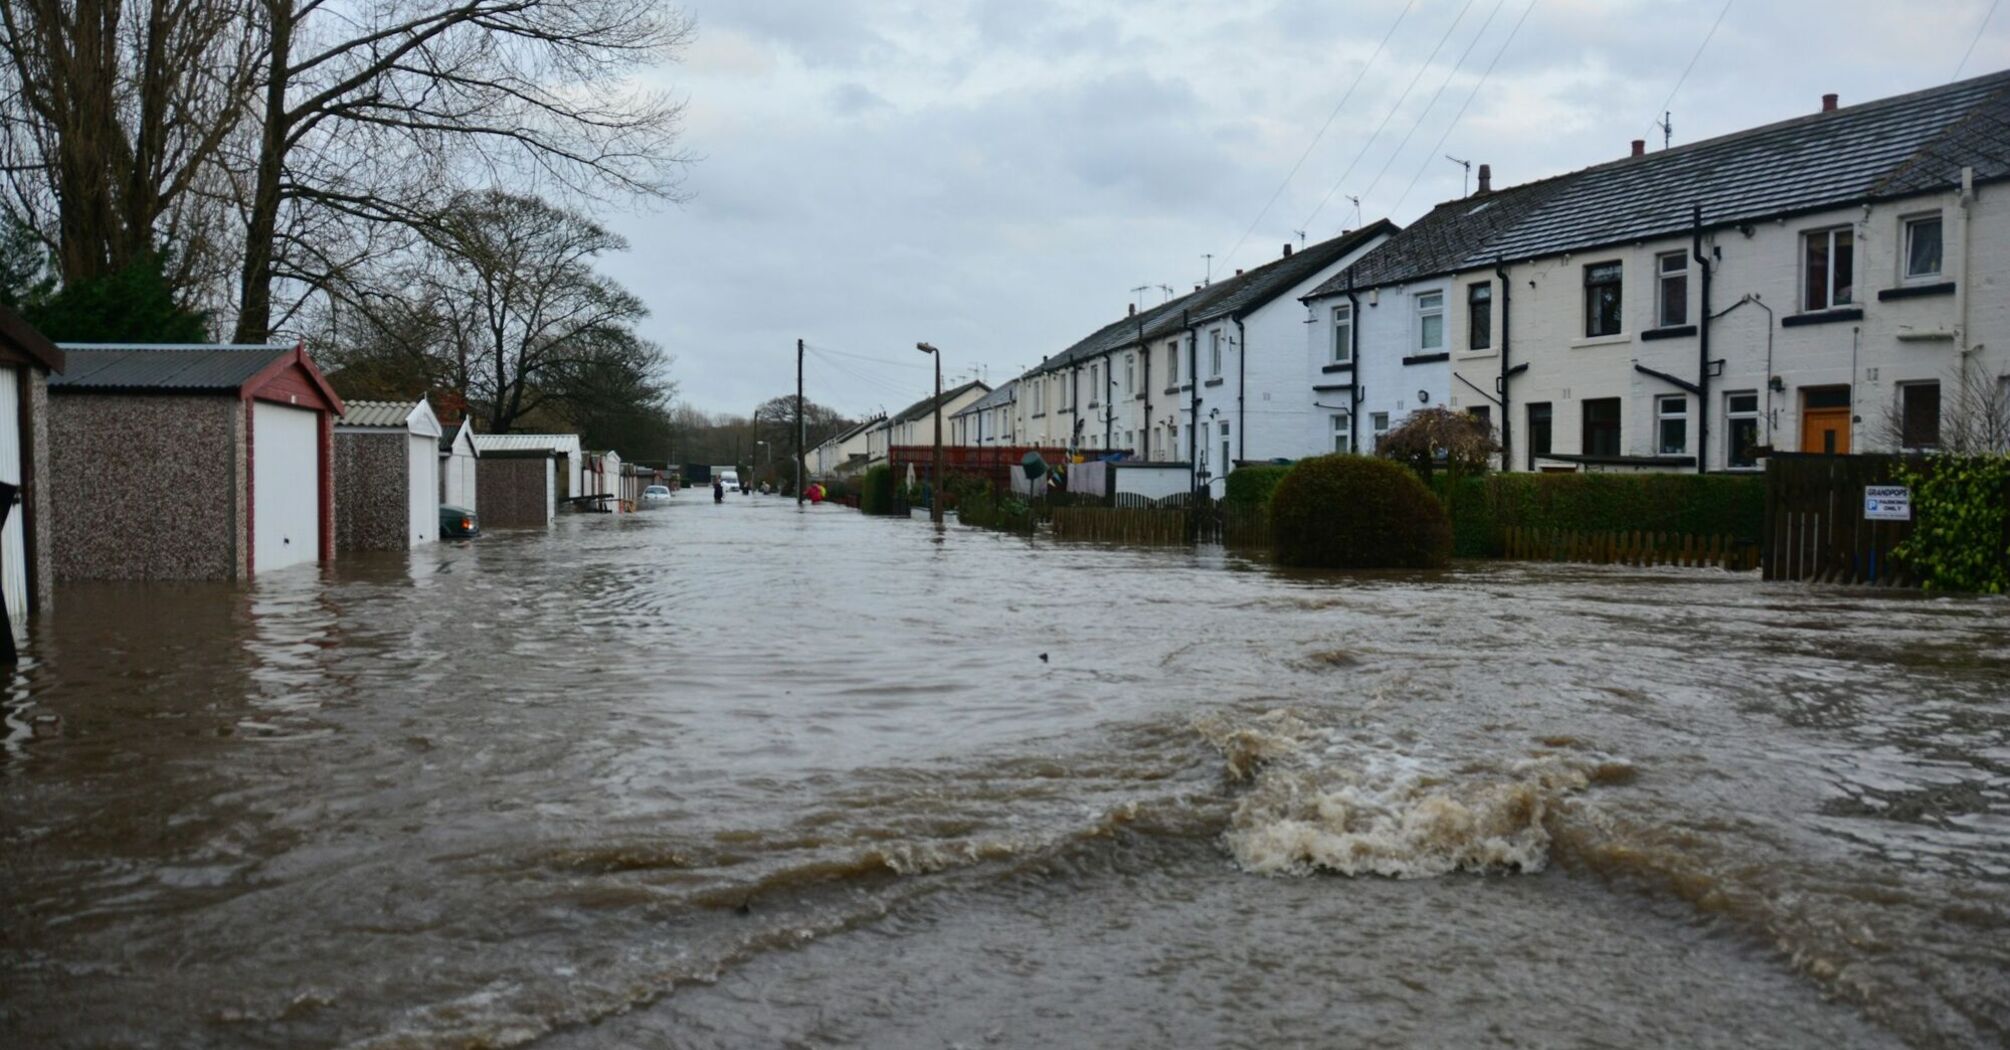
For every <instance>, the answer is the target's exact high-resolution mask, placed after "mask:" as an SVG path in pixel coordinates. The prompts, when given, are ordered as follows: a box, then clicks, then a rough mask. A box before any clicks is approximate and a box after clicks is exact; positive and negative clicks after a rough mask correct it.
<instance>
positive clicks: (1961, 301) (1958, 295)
mask: <svg viewBox="0 0 2010 1050" xmlns="http://www.w3.org/2000/svg"><path fill="white" fill-rule="evenodd" d="M1958 203H1959V205H1960V206H1959V207H1958V208H1956V209H1955V215H1956V217H1957V218H1958V219H1959V220H1960V223H1961V276H1960V277H1958V278H1957V279H1956V280H1955V282H1954V295H1955V303H1954V321H1955V324H1957V325H1959V326H1960V328H1959V329H1958V330H1957V331H1956V332H1955V335H1954V360H1955V363H1956V365H1957V367H1958V368H1959V369H1960V374H1959V375H1958V376H1957V377H1956V378H1957V379H1958V380H1959V381H1960V383H1961V389H1960V391H1959V392H1958V393H1956V394H1955V396H1956V397H1966V396H1967V394H1968V354H1969V345H1968V279H1969V276H1970V270H1969V263H1970V262H1971V260H1973V258H1974V255H1975V253H1974V252H1972V251H1970V250H1969V247H1968V244H1969V236H1968V234H1969V231H1970V229H1971V226H1970V221H1971V215H1970V212H1971V211H1972V209H1973V208H1974V206H1975V169H1974V168H1962V169H1961V195H1960V197H1959V198H1958ZM1899 250H1900V251H1904V250H1905V246H1904V245H1902V244H1901V245H1900V246H1899ZM1852 381H1854V377H1852Z"/></svg>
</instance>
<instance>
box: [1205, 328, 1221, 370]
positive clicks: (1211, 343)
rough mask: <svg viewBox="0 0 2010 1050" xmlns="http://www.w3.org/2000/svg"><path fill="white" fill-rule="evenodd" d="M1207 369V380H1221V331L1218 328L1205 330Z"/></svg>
mask: <svg viewBox="0 0 2010 1050" xmlns="http://www.w3.org/2000/svg"><path fill="white" fill-rule="evenodd" d="M1207 368H1208V372H1207V377H1208V378H1209V379H1220V378H1221V329H1219V328H1210V329H1208V330H1207Z"/></svg>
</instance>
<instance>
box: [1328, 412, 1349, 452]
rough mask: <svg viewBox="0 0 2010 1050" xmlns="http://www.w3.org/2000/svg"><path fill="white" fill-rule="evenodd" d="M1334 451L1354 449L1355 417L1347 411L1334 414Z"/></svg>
mask: <svg viewBox="0 0 2010 1050" xmlns="http://www.w3.org/2000/svg"><path fill="white" fill-rule="evenodd" d="M1333 451H1335V452H1352V451H1354V418H1353V417H1352V416H1350V415H1348V414H1347V413H1345V412H1335V413H1334V414H1333Z"/></svg>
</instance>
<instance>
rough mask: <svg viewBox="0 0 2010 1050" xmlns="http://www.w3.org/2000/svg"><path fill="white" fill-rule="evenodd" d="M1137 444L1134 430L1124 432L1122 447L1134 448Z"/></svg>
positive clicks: (1136, 433)
mask: <svg viewBox="0 0 2010 1050" xmlns="http://www.w3.org/2000/svg"><path fill="white" fill-rule="evenodd" d="M1137 444H1138V432H1137V431H1135V430H1126V431H1124V447H1125V448H1136V447H1137Z"/></svg>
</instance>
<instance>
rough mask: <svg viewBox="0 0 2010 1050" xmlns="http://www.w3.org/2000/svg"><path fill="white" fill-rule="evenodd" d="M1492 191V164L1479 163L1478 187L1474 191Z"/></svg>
mask: <svg viewBox="0 0 2010 1050" xmlns="http://www.w3.org/2000/svg"><path fill="white" fill-rule="evenodd" d="M1493 191H1494V166H1493V165H1491V164H1482V165H1480V188H1479V189H1478V190H1477V191H1475V192H1478V193H1492V192H1493Z"/></svg>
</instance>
